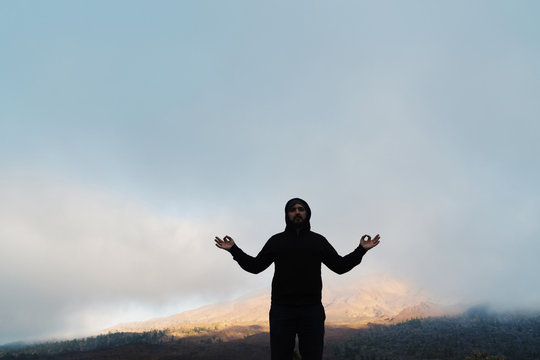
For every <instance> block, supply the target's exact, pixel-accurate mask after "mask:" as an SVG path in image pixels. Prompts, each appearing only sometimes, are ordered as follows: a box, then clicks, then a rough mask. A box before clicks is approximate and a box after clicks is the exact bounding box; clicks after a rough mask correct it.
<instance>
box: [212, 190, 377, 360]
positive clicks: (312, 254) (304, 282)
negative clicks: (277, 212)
mask: <svg viewBox="0 0 540 360" xmlns="http://www.w3.org/2000/svg"><path fill="white" fill-rule="evenodd" d="M310 218H311V210H310V208H309V206H308V204H307V203H306V202H305V201H304V200H302V199H298V198H294V199H291V200H289V201H288V202H287V204H286V205H285V223H286V227H285V231H284V232H282V233H279V234H276V235H274V236H272V237H271V238H270V239H269V240H268V241H267V242H266V244H265V245H264V247H263V248H262V250H261V252H260V253H259V254H258V255H257V256H256V257H252V256H249V255H247V254H246V253H244V252H243V251H242V250H241V249H240V248H239V247H238V245H236V244H235V243H234V240H233V239H232V238H231V237H230V236H225V237H224V238H223V239H221V238H219V237H217V236H216V238H215V242H216V246H217V247H219V248H220V249H224V250H228V251H229V252H230V253H231V254H232V256H233V258H234V260H236V261H237V262H238V264H239V265H240V266H241V267H242V269H244V270H246V271H249V272H251V273H254V274H258V273H260V272H261V271H263V270H265V269H266V268H267V267H268V266H270V264H272V263H274V264H275V272H274V278H273V280H272V305H271V308H270V348H271V353H272V360H290V359H292V358H293V352H294V345H295V341H296V335H297V334H298V347H299V350H300V355H301V356H302V359H303V360H317V359H322V352H323V343H324V320H325V318H326V315H325V313H324V308H323V306H322V303H321V292H322V280H321V263H324V264H325V265H326V266H327V267H328V268H329V269H330V270H332V271H334V272H336V273H338V274H343V273H346V272H347V271H349V270H351V269H352V268H353V267H355V266H356V265H358V264H359V263H360V261H362V257H363V256H364V254H365V253H366V252H367V251H368V250H369V249H371V248H373V247H375V246H377V245H378V244H379V240H380V236H379V235H376V236H375V237H374V238H373V239H371V237H370V236H369V235H364V236H362V238H361V239H360V245H359V246H358V247H357V248H356V249H355V250H354V251H353V252H351V253H350V254H348V255H346V256H340V255H339V254H338V253H337V252H336V250H335V249H334V248H333V247H332V245H330V243H329V242H328V240H326V239H325V238H324V237H323V236H322V235H319V234H317V233H314V232H312V231H311V230H310V228H311V227H310V223H309V219H310Z"/></svg>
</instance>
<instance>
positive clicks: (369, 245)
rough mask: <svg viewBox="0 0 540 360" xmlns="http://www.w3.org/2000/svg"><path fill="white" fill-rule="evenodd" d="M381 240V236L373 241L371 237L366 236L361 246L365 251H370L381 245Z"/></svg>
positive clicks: (361, 240)
mask: <svg viewBox="0 0 540 360" xmlns="http://www.w3.org/2000/svg"><path fill="white" fill-rule="evenodd" d="M380 239H381V237H380V236H379V234H377V235H376V236H375V237H374V238H373V239H371V236H369V235H364V236H362V238H361V239H360V245H362V247H363V248H364V249H366V250H369V249H371V248H374V247H375V246H377V245H379V241H380Z"/></svg>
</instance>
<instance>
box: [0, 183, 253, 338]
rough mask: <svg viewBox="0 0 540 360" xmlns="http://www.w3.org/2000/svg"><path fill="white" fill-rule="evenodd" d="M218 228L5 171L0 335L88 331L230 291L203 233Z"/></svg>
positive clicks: (225, 261)
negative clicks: (7, 178)
mask: <svg viewBox="0 0 540 360" xmlns="http://www.w3.org/2000/svg"><path fill="white" fill-rule="evenodd" d="M224 227H225V226H223V225H220V220H219V219H217V220H216V219H215V218H214V221H201V220H199V219H185V218H179V217H176V216H171V215H164V214H160V213H157V212H155V211H152V210H151V209H149V208H148V207H145V206H144V205H143V204H140V203H136V202H134V201H128V200H126V199H123V198H121V197H118V196H114V195H113V194H108V193H106V192H103V191H100V190H98V189H92V188H88V187H84V186H80V185H75V184H71V183H68V182H65V181H60V180H52V179H50V178H49V179H42V178H40V179H34V180H29V179H28V178H18V179H16V180H15V179H14V178H11V179H10V180H4V181H2V186H1V189H0V239H1V244H2V245H1V246H2V251H1V252H0V267H1V275H0V287H1V288H2V304H1V307H0V318H1V319H2V327H1V329H0V339H2V340H8V339H11V340H15V339H20V338H28V337H30V338H32V337H39V336H43V335H45V334H51V333H56V332H59V331H64V332H65V331H66V328H69V327H72V329H71V330H73V331H79V332H82V331H88V330H89V329H93V330H96V329H99V328H100V326H101V327H104V326H110V325H113V323H111V321H119V320H120V319H122V318H124V319H129V318H130V316H131V317H133V316H135V315H138V316H145V315H146V316H150V315H151V314H152V311H159V309H161V311H164V309H167V310H168V311H172V309H175V310H176V311H179V310H182V307H186V306H189V305H193V303H194V302H195V301H199V302H204V301H210V299H211V298H212V297H215V296H221V297H223V296H227V295H229V296H230V294H231V291H234V290H230V289H235V287H234V286H233V285H234V283H235V281H234V280H233V278H231V277H230V276H228V274H227V272H226V271H220V269H226V268H230V266H229V265H230V261H231V259H230V258H229V257H230V256H228V254H226V253H223V254H221V253H219V251H218V250H217V249H215V247H214V245H213V241H212V239H213V235H214V234H213V231H214V229H216V228H224ZM238 272H239V271H238ZM238 272H237V273H238ZM233 273H234V272H233ZM248 283H249V281H248ZM145 309H146V310H145ZM145 311H146V313H145ZM131 320H136V319H133V318H131ZM68 331H69V330H68Z"/></svg>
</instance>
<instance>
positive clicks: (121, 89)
mask: <svg viewBox="0 0 540 360" xmlns="http://www.w3.org/2000/svg"><path fill="white" fill-rule="evenodd" d="M0 10H1V11H0V27H1V28H2V29H3V31H0V40H1V41H2V44H3V45H4V46H3V48H4V52H3V53H4V54H3V56H2V58H1V59H0V65H1V67H2V69H3V70H4V72H3V81H2V86H0V92H1V93H0V95H1V96H0V171H1V174H2V176H0V245H1V247H2V251H0V288H1V289H2V297H1V300H0V324H1V325H0V344H5V343H9V342H11V341H18V340H25V339H31V338H43V337H48V336H53V335H54V334H69V333H85V332H88V331H91V330H92V329H102V328H106V327H108V326H112V325H114V324H116V323H119V322H125V321H130V320H133V319H140V318H152V317H156V316H160V315H163V314H170V313H179V312H182V311H185V310H187V309H191V308H196V307H198V306H200V305H202V304H209V303H213V302H223V301H227V300H231V299H233V298H235V297H237V296H240V295H241V294H244V293H246V292H248V291H249V290H250V289H255V288H261V287H264V286H267V285H269V284H270V282H271V277H272V269H268V270H266V271H265V272H263V273H261V274H259V275H257V276H254V275H252V274H248V273H246V272H244V271H243V270H242V269H240V268H239V266H238V265H237V264H236V263H235V262H234V261H233V260H232V257H231V256H230V255H229V254H227V253H225V252H224V251H222V250H220V249H217V248H216V247H215V246H214V244H213V239H214V237H215V236H216V235H217V236H223V235H225V234H227V235H230V236H231V237H232V238H233V239H234V240H235V242H236V243H237V244H238V245H239V246H240V247H241V248H242V249H243V250H244V251H245V252H246V253H248V254H250V255H256V254H257V253H258V252H259V250H260V249H261V248H262V246H263V245H264V243H265V242H266V241H267V239H268V238H269V237H270V236H271V235H273V234H275V233H278V232H280V231H282V230H283V229H284V225H285V224H284V218H283V215H284V214H283V207H284V205H285V203H286V201H287V200H289V199H290V198H293V197H300V198H303V199H304V200H306V201H307V202H308V203H309V205H310V208H311V209H312V218H311V225H312V230H313V231H315V232H318V233H320V234H322V235H324V236H325V237H326V238H327V239H328V240H329V242H330V243H331V244H332V245H333V246H334V247H335V249H336V250H337V251H338V252H339V253H340V254H341V255H345V254H347V253H349V252H351V251H353V250H354V248H356V246H358V244H359V239H360V237H361V236H362V235H363V234H371V235H374V234H377V233H378V234H381V243H380V244H379V245H378V246H377V247H376V248H375V249H373V250H370V252H368V254H367V255H366V256H365V257H364V259H363V261H362V263H361V264H360V265H359V266H358V267H357V268H355V269H353V270H352V271H351V272H350V273H348V274H345V275H343V276H344V277H358V276H369V275H370V274H371V275H372V274H386V275H388V276H392V277H400V278H403V279H405V280H406V281H410V282H412V283H414V284H416V285H417V286H418V287H419V288H422V289H424V290H426V291H428V292H431V293H434V294H437V296H440V297H443V298H459V299H463V300H464V301H471V302H488V301H489V302H491V303H493V304H494V306H495V307H496V308H504V307H505V306H506V307H508V308H527V307H529V308H530V307H536V306H537V304H539V303H540V301H539V300H540V286H539V285H540V284H539V282H538V279H537V276H536V274H537V273H538V272H539V271H540V262H538V254H540V242H539V241H538V239H539V237H540V223H539V222H538V219H540V192H539V191H538V189H537V188H538V185H537V184H539V183H540V163H539V162H540V156H539V154H540V138H539V137H540V122H539V121H538V119H540V106H539V102H538V99H540V45H539V42H538V39H539V38H540V23H539V22H538V21H537V19H536V16H535V15H536V14H538V13H539V10H540V3H537V2H532V1H526V0H519V1H514V2H512V3H508V2H505V1H478V2H475V3H473V4H471V3H470V2H466V1H452V2H450V1H447V2H437V3H431V2H426V1H420V0H417V1H410V2H407V3H403V2H400V1H393V0H390V1H387V2H383V3H381V2H362V3H357V2H354V1H353V2H349V1H345V2H343V3H340V4H335V3H330V2H324V1H321V2H316V3H313V2H298V3H294V4H291V3H289V2H275V3H272V4H271V5H270V4H259V3H252V2H249V1H242V0H234V1H231V2H227V3H223V2H218V1H214V2H204V3H200V2H194V1H193V2H181V3H178V2H174V1H164V2H160V3H159V4H156V3H154V2H150V1H145V0H143V1H139V2H129V1H119V2H114V3H109V2H105V1H99V0H98V1H94V2H91V3H72V2H67V1H59V0H53V1H49V2H46V3H41V2H4V3H2V4H1V5H0ZM323 268H324V267H323ZM323 277H324V278H323V280H324V279H327V280H324V281H329V282H336V281H338V280H337V279H338V278H337V276H334V275H332V274H330V273H329V272H327V271H326V270H324V271H323Z"/></svg>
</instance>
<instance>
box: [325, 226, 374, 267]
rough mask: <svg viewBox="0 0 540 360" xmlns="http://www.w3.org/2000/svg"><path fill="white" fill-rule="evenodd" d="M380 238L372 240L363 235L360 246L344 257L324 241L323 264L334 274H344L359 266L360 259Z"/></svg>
mask: <svg viewBox="0 0 540 360" xmlns="http://www.w3.org/2000/svg"><path fill="white" fill-rule="evenodd" d="M380 238H381V237H380V236H379V235H378V234H377V235H376V236H375V237H374V238H373V239H371V236H369V235H364V236H362V238H361V239H360V246H358V247H357V248H356V249H355V250H354V251H353V252H351V253H350V254H347V255H345V256H341V255H339V254H338V253H337V251H336V250H335V249H334V248H333V247H332V245H330V243H329V242H328V241H326V239H325V242H326V244H325V248H324V250H323V259H322V260H323V263H324V264H325V265H326V266H328V268H329V269H330V270H332V271H334V272H335V273H338V274H344V273H346V272H348V271H350V270H351V269H352V268H354V267H355V266H356V265H358V264H360V262H361V261H362V257H363V256H364V255H365V254H366V252H367V251H368V250H369V249H371V248H373V247H375V246H377V245H378V244H379V241H380Z"/></svg>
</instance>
